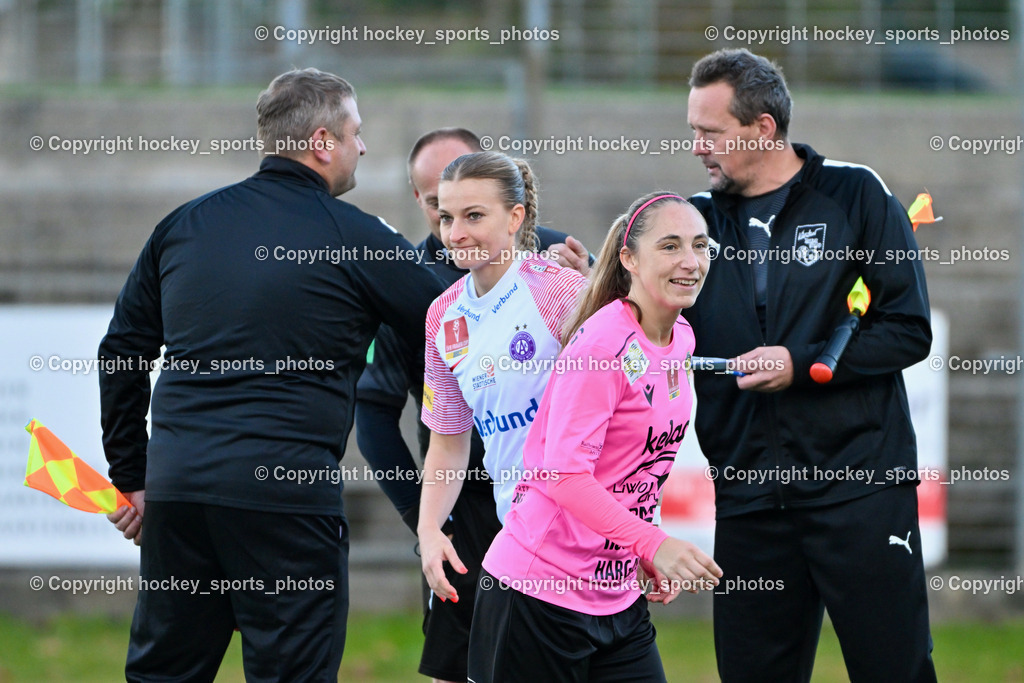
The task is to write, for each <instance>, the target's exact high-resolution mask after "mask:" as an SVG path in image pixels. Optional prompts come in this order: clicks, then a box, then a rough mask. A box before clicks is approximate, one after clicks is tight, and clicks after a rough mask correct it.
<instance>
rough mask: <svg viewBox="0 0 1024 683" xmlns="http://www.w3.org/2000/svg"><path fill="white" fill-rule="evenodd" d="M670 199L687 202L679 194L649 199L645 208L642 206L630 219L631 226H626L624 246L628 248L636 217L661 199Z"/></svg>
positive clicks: (623, 239)
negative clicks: (627, 243)
mask: <svg viewBox="0 0 1024 683" xmlns="http://www.w3.org/2000/svg"><path fill="white" fill-rule="evenodd" d="M669 197H675V198H676V199H682V200H683V201H684V202H685V201H686V200H685V199H683V198H682V197H680V196H679V195H677V194H659V195H658V196H657V197H654V198H653V199H648V200H647V201H646V202H644V205H643V206H641V207H640V208H639V209H637V210H636V213H634V214H633V217H632V218H630V219H629V225H627V226H626V234H625V235H623V236H622V246H626V241H627V240H628V239H629V231H630V229H631V228H632V227H633V221H635V220H636V217H637V216H639V215H640V213H641V212H642V211H643V210H644V209H646V208H647V207H648V206H650V205H651V204H653V203H654V202H656V201H658V200H659V199H667V198H669Z"/></svg>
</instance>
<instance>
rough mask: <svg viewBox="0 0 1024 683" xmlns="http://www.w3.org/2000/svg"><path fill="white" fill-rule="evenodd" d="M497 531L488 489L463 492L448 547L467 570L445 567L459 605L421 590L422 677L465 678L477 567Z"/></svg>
mask: <svg viewBox="0 0 1024 683" xmlns="http://www.w3.org/2000/svg"><path fill="white" fill-rule="evenodd" d="M500 530H501V522H500V521H498V515H497V513H496V512H495V506H494V495H493V493H492V492H491V490H490V489H489V488H486V489H483V490H482V491H480V490H476V489H468V488H463V490H462V493H460V494H459V498H458V500H457V501H456V502H455V507H454V509H453V510H452V545H453V546H455V552H456V553H458V555H459V559H460V560H462V563H463V564H465V565H466V569H468V570H469V571H468V572H467V573H465V574H458V573H456V572H455V571H454V570H452V568H451V566H450V565H448V563H445V576H447V577H448V581H449V582H451V584H452V586H454V587H455V590H456V592H458V594H459V601H458V602H457V603H454V602H452V601H450V600H449V601H447V602H441V600H440V599H439V598H438V597H437V596H436V595H433V594H432V593H431V592H430V589H429V588H426V589H425V590H426V592H427V595H428V598H427V605H426V611H425V616H424V617H423V634H424V636H425V638H424V641H423V656H422V657H421V659H420V668H419V672H420V673H421V674H423V675H424V676H431V677H433V678H437V679H440V680H442V681H464V680H466V660H467V657H468V652H469V630H470V626H471V624H472V622H473V605H474V603H475V601H476V587H477V582H478V580H479V578H480V565H481V563H482V562H483V559H484V555H485V554H486V553H487V549H488V548H489V547H490V545H491V541H493V540H494V537H495V536H497V535H498V532H499V531H500ZM425 585H426V581H425V580H424V586H425Z"/></svg>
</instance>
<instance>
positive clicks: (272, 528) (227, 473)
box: [99, 69, 444, 681]
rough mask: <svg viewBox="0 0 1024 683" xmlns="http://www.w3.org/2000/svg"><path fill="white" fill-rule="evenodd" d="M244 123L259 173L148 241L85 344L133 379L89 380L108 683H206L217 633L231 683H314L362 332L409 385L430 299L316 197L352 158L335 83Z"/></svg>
mask: <svg viewBox="0 0 1024 683" xmlns="http://www.w3.org/2000/svg"><path fill="white" fill-rule="evenodd" d="M256 110H257V126H258V133H259V140H260V143H261V145H262V146H263V152H264V153H265V154H266V155H267V156H265V157H264V159H263V161H262V163H261V164H260V169H259V171H258V172H257V173H256V174H255V175H253V176H252V177H250V178H248V179H246V180H243V181H242V182H240V183H237V184H235V185H231V186H229V187H226V188H222V189H220V190H216V191H214V192H211V193H209V194H207V195H205V196H203V197H199V198H198V199H195V200H193V201H191V202H189V203H187V204H185V205H184V206H182V207H180V208H178V209H176V210H175V211H173V212H172V213H171V214H170V215H169V216H167V217H166V218H165V219H164V220H163V221H161V223H160V224H159V225H157V227H156V229H155V231H154V232H153V234H152V236H151V237H150V238H149V240H148V241H147V242H146V245H145V246H144V247H143V250H142V254H141V255H140V256H139V259H138V261H137V262H136V264H135V267H134V268H133V269H132V272H131V274H130V275H129V276H128V281H127V282H126V283H125V286H124V288H123V289H122V291H121V294H120V296H119V297H118V300H117V304H116V307H115V309H114V315H113V319H112V320H111V323H110V327H109V329H108V331H107V334H106V336H105V337H104V339H103V341H102V343H101V344H100V349H99V354H100V356H101V357H103V358H121V359H128V360H134V362H135V366H134V367H132V369H131V370H125V371H119V372H116V373H113V374H111V375H103V376H102V377H101V378H100V394H101V410H102V425H103V443H104V449H105V452H106V456H107V460H108V462H109V463H110V476H111V479H112V481H113V482H114V484H115V485H116V486H117V487H118V488H120V489H121V490H122V491H123V492H125V494H126V496H127V497H128V499H129V500H130V501H131V503H132V505H133V506H134V507H132V508H122V509H120V510H118V511H117V512H115V513H112V514H111V515H110V518H111V521H112V522H114V523H115V524H116V526H117V528H118V529H119V530H120V531H122V532H123V533H124V535H125V537H126V538H131V539H134V540H135V542H136V543H138V544H140V545H141V579H142V585H141V586H140V590H139V596H138V603H137V605H136V609H135V616H134V619H133V621H132V630H131V640H130V643H129V647H128V657H127V665H126V677H127V679H128V680H129V681H150V680H161V681H186V680H187V681H211V680H213V679H214V677H215V675H216V673H217V669H218V668H219V666H220V662H221V659H222V658H223V654H224V651H225V649H226V648H227V645H228V642H229V641H230V639H231V634H232V631H233V629H234V628H235V627H236V626H237V627H238V629H239V630H240V631H241V634H242V648H243V656H244V662H245V675H246V679H247V680H250V681H298V680H303V681H311V680H324V681H326V680H332V681H333V680H335V678H336V677H337V672H338V667H339V664H340V662H341V656H342V651H343V649H344V644H345V620H346V617H347V612H348V577H347V570H348V566H347V565H348V540H349V535H348V525H347V522H346V521H345V516H344V512H343V509H342V500H341V488H342V487H341V481H342V480H343V477H342V476H341V470H340V468H339V462H340V460H341V457H342V455H343V454H344V448H345V442H346V439H347V437H348V434H349V431H350V430H351V427H352V415H353V409H354V406H355V386H356V381H357V380H358V378H359V375H360V373H361V372H362V369H363V366H364V365H365V358H366V350H367V348H368V346H369V345H370V342H371V340H372V339H373V336H374V334H375V333H376V331H377V328H378V326H379V325H380V324H381V323H382V322H385V323H387V324H388V325H390V326H391V327H392V328H393V329H395V330H396V331H397V332H398V334H399V335H401V337H403V338H404V339H405V340H406V341H407V346H408V348H409V349H410V358H409V362H410V363H412V364H414V365H415V364H416V363H419V364H420V367H422V362H423V339H424V336H423V330H424V319H425V315H426V311H427V308H428V307H429V305H430V302H431V301H432V300H433V299H434V298H435V297H436V296H437V295H438V294H440V292H441V291H442V290H443V289H444V287H443V285H442V283H441V282H440V281H438V280H437V279H436V278H435V277H434V275H433V274H432V273H431V272H430V271H429V270H427V269H426V268H425V267H423V266H421V265H419V264H418V263H417V261H416V259H415V258H410V255H411V254H412V245H411V244H410V243H409V242H407V241H406V240H405V239H404V238H402V237H401V236H400V235H398V234H397V233H396V232H395V231H394V230H393V229H392V228H391V227H389V226H388V225H387V224H386V223H384V222H383V221H382V220H381V219H379V218H377V217H376V216H372V215H369V214H367V213H364V212H363V211H360V210H359V209H358V208H356V207H355V206H353V205H352V204H349V203H347V202H344V201H339V200H336V199H335V197H336V196H338V195H340V194H342V193H344V192H347V191H348V190H350V189H352V188H353V187H354V186H355V170H356V165H357V163H358V161H359V157H360V156H362V155H363V154H364V153H365V152H366V147H365V146H364V144H363V142H362V140H361V138H360V134H361V125H362V122H361V120H360V117H359V111H358V109H357V107H356V99H355V92H354V90H353V89H352V87H351V85H349V84H348V83H347V82H346V81H345V80H344V79H342V78H339V77H338V76H335V75H333V74H329V73H324V72H321V71H317V70H316V69H304V70H295V71H290V72H287V73H285V74H282V75H280V76H278V77H277V78H276V79H274V81H273V82H272V83H271V84H270V86H269V87H268V88H267V90H265V91H264V92H263V93H262V94H261V95H260V96H259V99H258V101H257V105H256ZM161 346H163V347H164V351H163V359H162V361H158V360H157V359H159V358H160V349H161ZM154 361H156V362H160V363H161V364H162V371H161V373H160V377H159V379H158V380H157V383H156V388H155V390H154V392H153V396H152V402H151V401H150V383H149V369H150V365H151V364H152V363H153V362H154ZM150 409H151V410H152V423H151V432H152V433H151V435H147V430H146V414H147V411H149V410H150Z"/></svg>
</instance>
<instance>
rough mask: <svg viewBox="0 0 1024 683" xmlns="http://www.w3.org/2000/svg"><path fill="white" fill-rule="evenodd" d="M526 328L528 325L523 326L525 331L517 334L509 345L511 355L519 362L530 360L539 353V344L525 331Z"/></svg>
mask: <svg viewBox="0 0 1024 683" xmlns="http://www.w3.org/2000/svg"><path fill="white" fill-rule="evenodd" d="M525 327H526V325H523V328H524V329H523V330H522V331H520V332H516V335H515V336H514V337H512V341H510V342H509V344H508V353H509V355H510V356H512V358H514V359H515V360H517V361H519V362H522V361H527V360H530V359H531V358H533V357H534V356H535V355H536V353H537V342H535V341H534V340H533V336H532V335H531V334H530V333H529V332H527V331H526V330H525Z"/></svg>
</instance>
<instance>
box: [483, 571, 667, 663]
mask: <svg viewBox="0 0 1024 683" xmlns="http://www.w3.org/2000/svg"><path fill="white" fill-rule="evenodd" d="M484 574H485V575H486V576H490V575H489V574H487V573H486V571H484ZM491 585H492V586H494V588H492V589H490V590H481V591H479V592H478V593H477V598H476V618H475V619H474V620H473V631H472V634H471V636H470V643H469V680H470V681H472V682H473V683H517V682H521V683H540V681H544V683H549V682H552V683H554V682H559V683H562V682H564V683H583V682H584V681H587V682H593V683H600V682H604V681H608V682H609V683H611V682H612V681H615V682H616V683H621V682H623V681H625V682H629V681H635V682H636V683H641V682H642V683H657V682H658V681H665V670H664V668H663V666H662V664H661V655H660V654H659V653H658V645H657V643H656V642H655V630H654V625H653V624H652V623H651V620H650V615H649V613H648V611H647V598H645V597H644V596H642V595H641V596H639V597H638V598H637V599H636V601H635V602H634V603H633V604H632V605H630V606H629V607H627V608H626V609H624V610H623V611H621V612H619V613H617V614H609V615H607V616H594V615H591V614H584V613H583V612H577V611H575V610H571V609H567V608H565V607H559V606H558V605H552V604H551V603H548V602H544V601H543V600H540V599H539V598H535V597H532V596H530V595H526V594H524V593H520V592H519V591H516V590H513V589H511V588H508V587H507V586H505V585H503V584H502V583H501V582H500V581H498V580H497V579H494V577H491Z"/></svg>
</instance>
